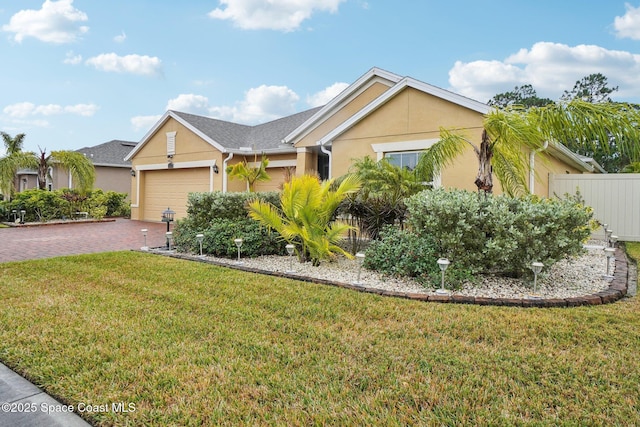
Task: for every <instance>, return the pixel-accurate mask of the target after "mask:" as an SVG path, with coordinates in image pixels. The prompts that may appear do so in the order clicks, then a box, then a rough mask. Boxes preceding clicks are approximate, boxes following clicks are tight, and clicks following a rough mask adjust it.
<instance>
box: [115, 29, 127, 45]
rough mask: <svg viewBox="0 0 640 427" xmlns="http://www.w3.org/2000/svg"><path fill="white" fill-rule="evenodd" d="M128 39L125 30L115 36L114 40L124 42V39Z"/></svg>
mask: <svg viewBox="0 0 640 427" xmlns="http://www.w3.org/2000/svg"><path fill="white" fill-rule="evenodd" d="M126 39H127V35H126V34H125V32H124V31H123V32H122V33H120V34H118V35H117V36H115V37H114V38H113V41H114V42H116V43H124V41H125V40H126Z"/></svg>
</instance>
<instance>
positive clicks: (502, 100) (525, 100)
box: [488, 85, 553, 108]
mask: <svg viewBox="0 0 640 427" xmlns="http://www.w3.org/2000/svg"><path fill="white" fill-rule="evenodd" d="M552 103H553V101H552V100H551V99H549V98H539V97H538V94H537V93H536V91H535V89H534V88H533V86H531V85H524V86H516V87H515V88H514V89H513V91H511V92H504V93H499V94H497V95H495V96H494V97H493V98H491V99H490V100H489V102H488V104H489V105H491V106H492V107H498V108H507V107H511V106H516V105H519V106H522V107H524V108H530V107H544V106H545V105H548V104H552Z"/></svg>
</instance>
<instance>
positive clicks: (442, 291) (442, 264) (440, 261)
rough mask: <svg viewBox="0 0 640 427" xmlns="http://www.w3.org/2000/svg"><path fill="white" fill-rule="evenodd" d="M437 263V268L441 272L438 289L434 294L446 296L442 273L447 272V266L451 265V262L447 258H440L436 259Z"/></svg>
mask: <svg viewBox="0 0 640 427" xmlns="http://www.w3.org/2000/svg"><path fill="white" fill-rule="evenodd" d="M437 262H438V267H440V271H441V272H442V280H441V282H440V289H438V290H437V291H436V293H437V294H441V295H447V294H448V293H449V291H447V290H446V289H445V288H444V272H445V271H447V268H449V264H451V262H449V260H448V259H447V258H440V259H438V261H437Z"/></svg>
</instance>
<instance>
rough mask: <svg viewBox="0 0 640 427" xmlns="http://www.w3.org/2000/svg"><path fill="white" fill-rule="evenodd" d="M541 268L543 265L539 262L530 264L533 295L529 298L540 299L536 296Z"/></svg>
mask: <svg viewBox="0 0 640 427" xmlns="http://www.w3.org/2000/svg"><path fill="white" fill-rule="evenodd" d="M542 267H544V264H543V263H541V262H537V261H536V262H532V263H531V271H533V295H530V296H529V298H540V295H538V274H540V272H541V271H542Z"/></svg>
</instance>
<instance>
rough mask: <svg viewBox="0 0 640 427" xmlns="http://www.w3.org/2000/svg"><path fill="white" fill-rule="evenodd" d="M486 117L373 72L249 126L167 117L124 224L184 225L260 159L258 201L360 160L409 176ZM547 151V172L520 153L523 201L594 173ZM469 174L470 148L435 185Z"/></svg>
mask: <svg viewBox="0 0 640 427" xmlns="http://www.w3.org/2000/svg"><path fill="white" fill-rule="evenodd" d="M489 110H490V107H488V106H487V105H486V104H483V103H480V102H477V101H474V100H472V99H469V98H466V97H464V96H461V95H458V94H455V93H453V92H450V91H447V90H444V89H441V88H438V87H435V86H432V85H429V84H427V83H424V82H421V81H419V80H416V79H413V78H411V77H402V76H399V75H396V74H394V73H390V72H388V71H385V70H381V69H379V68H372V69H371V70H369V71H368V72H367V73H365V74H364V75H363V76H361V77H360V78H359V79H357V80H356V81H355V82H354V83H352V84H351V85H350V86H349V87H347V88H346V89H345V90H344V91H342V92H341V93H340V94H339V95H338V96H336V97H335V98H334V99H333V100H331V101H330V102H329V103H328V104H326V105H325V106H323V107H318V108H314V109H311V110H307V111H304V112H301V113H298V114H294V115H291V116H287V117H284V118H281V119H279V120H274V121H272V122H268V123H264V124H260V125H256V126H246V125H241V124H236V123H230V122H226V121H221V120H216V119H211V118H207V117H202V116H196V115H192V114H187V113H182V112H178V111H167V112H166V113H165V114H164V115H163V116H162V118H161V119H160V120H159V121H158V122H157V123H156V124H155V125H154V126H153V127H152V129H151V130H150V131H149V132H148V133H147V134H146V135H145V136H144V138H143V139H142V140H141V142H140V143H139V144H138V145H137V146H136V147H135V148H134V149H133V150H132V151H131V152H130V153H129V155H128V156H127V157H126V159H125V160H130V161H131V164H132V170H133V171H134V173H135V176H134V177H132V180H131V200H132V204H131V217H132V218H133V219H143V220H152V221H153V220H155V221H157V220H160V218H161V215H162V211H163V210H165V209H166V208H167V207H171V209H173V210H174V211H176V217H177V218H180V217H184V216H186V207H187V196H188V193H190V192H207V191H245V189H246V186H245V184H244V183H243V182H240V181H234V180H229V177H228V176H227V174H226V167H227V166H229V165H232V164H234V163H236V162H240V161H247V162H249V163H253V162H255V160H256V157H257V156H260V155H261V154H262V153H265V154H266V155H267V157H268V158H269V167H268V169H267V171H268V172H269V174H270V176H271V178H272V179H271V181H268V182H266V183H257V186H256V189H257V191H263V190H272V189H277V188H279V186H280V185H281V184H282V182H283V180H284V177H285V175H286V173H287V172H288V171H290V170H291V169H289V168H295V174H297V175H302V174H308V173H312V174H318V175H319V176H320V177H321V178H323V179H326V178H334V177H338V176H341V175H343V174H345V173H347V172H348V171H349V168H350V166H351V165H352V163H353V160H354V159H357V158H362V157H364V156H371V157H373V158H376V159H382V158H388V159H389V160H390V161H391V162H392V163H394V164H397V165H398V166H402V167H409V168H411V167H412V166H414V165H415V164H416V162H417V159H418V156H419V154H420V152H422V151H423V150H426V149H428V148H429V147H430V146H431V145H433V144H434V143H435V142H437V141H438V138H439V133H440V128H442V127H444V128H455V129H459V130H460V131H462V132H465V133H466V135H467V137H468V138H470V140H472V141H476V142H478V143H479V141H480V138H481V134H482V129H483V118H484V116H485V114H487V113H488V112H489ZM547 149H548V153H549V154H550V156H549V159H550V160H549V161H546V162H540V161H538V162H536V154H537V153H536V152H531V153H529V152H528V151H527V152H525V153H523V154H527V155H530V164H531V170H532V175H531V182H530V187H531V188H530V190H531V192H534V193H536V194H539V195H542V196H548V175H549V173H565V172H566V173H593V172H597V171H598V170H597V168H596V167H595V166H594V165H593V164H591V163H589V159H586V158H581V157H579V156H577V155H576V154H574V153H572V152H571V151H569V150H568V149H566V148H564V147H563V146H562V145H560V144H558V145H554V146H551V145H550V146H549V147H548V148H547ZM257 160H259V158H258V159H257ZM476 172H477V159H476V158H475V154H474V153H473V151H472V149H471V148H469V149H468V150H467V152H466V153H465V154H464V155H463V156H461V157H459V158H458V159H456V161H455V163H454V164H453V165H452V166H451V167H449V168H447V169H445V170H443V171H442V173H441V175H440V176H439V177H436V178H434V182H433V185H434V186H444V187H456V188H464V189H469V190H475V189H476V188H475V186H474V184H473V182H474V180H475V175H476ZM536 177H537V178H536ZM496 192H500V189H499V185H498V186H497V188H496Z"/></svg>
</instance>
